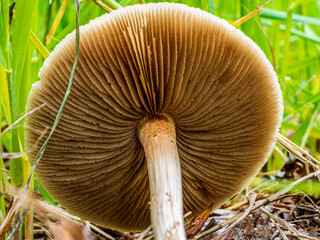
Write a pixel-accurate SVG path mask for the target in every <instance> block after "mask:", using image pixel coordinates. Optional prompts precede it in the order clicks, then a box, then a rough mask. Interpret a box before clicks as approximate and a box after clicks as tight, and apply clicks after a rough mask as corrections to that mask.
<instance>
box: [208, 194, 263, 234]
mask: <svg viewBox="0 0 320 240" xmlns="http://www.w3.org/2000/svg"><path fill="white" fill-rule="evenodd" d="M256 198H257V194H255V193H253V192H252V193H249V202H250V205H249V207H248V208H247V209H246V211H245V212H244V213H243V214H242V216H241V217H239V218H238V219H237V221H235V222H233V223H232V224H231V225H229V226H228V227H227V228H226V229H225V230H224V231H223V232H221V233H220V234H218V236H216V237H215V238H214V240H218V239H219V238H221V237H222V236H223V235H225V234H226V233H227V232H228V231H229V230H230V229H231V228H233V227H234V226H235V225H237V224H238V223H239V222H241V221H242V220H243V219H244V218H245V217H246V216H248V215H249V213H250V212H251V210H252V208H253V206H254V203H255V200H256Z"/></svg>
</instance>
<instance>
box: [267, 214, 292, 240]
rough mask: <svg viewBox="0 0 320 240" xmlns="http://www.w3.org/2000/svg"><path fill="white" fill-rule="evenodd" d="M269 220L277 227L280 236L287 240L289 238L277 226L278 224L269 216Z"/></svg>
mask: <svg viewBox="0 0 320 240" xmlns="http://www.w3.org/2000/svg"><path fill="white" fill-rule="evenodd" d="M270 220H271V222H272V223H273V224H274V226H275V227H276V228H277V229H278V231H279V233H280V235H281V236H282V238H283V239H284V240H289V238H287V236H286V234H285V233H284V232H283V231H282V229H281V228H280V227H279V226H278V224H277V223H276V222H275V221H274V220H273V219H272V218H270Z"/></svg>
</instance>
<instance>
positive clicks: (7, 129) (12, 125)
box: [0, 103, 46, 138]
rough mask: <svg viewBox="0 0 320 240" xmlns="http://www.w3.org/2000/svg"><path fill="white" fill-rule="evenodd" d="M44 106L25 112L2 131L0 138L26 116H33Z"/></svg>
mask: <svg viewBox="0 0 320 240" xmlns="http://www.w3.org/2000/svg"><path fill="white" fill-rule="evenodd" d="M45 105H46V104H45V103H44V104H42V105H40V106H39V107H36V108H35V109H33V110H32V111H30V112H27V113H26V114H24V115H22V116H21V117H19V118H18V119H17V120H16V121H15V122H14V123H12V124H11V126H9V127H7V128H6V129H4V131H3V132H2V133H1V134H0V138H1V137H2V136H3V135H4V134H5V133H6V132H8V131H9V130H11V129H12V128H13V127H15V126H16V125H17V124H18V123H19V122H21V121H22V120H23V119H24V118H26V117H27V116H29V115H31V114H33V113H34V112H36V111H38V110H39V109H41V108H42V107H44V106H45Z"/></svg>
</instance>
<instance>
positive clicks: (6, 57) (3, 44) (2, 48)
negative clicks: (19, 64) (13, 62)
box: [0, 0, 11, 71]
mask: <svg viewBox="0 0 320 240" xmlns="http://www.w3.org/2000/svg"><path fill="white" fill-rule="evenodd" d="M0 61H1V63H2V65H3V67H4V68H5V69H7V70H8V71H10V70H11V67H10V43H9V0H1V1H0Z"/></svg>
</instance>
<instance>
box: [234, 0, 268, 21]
mask: <svg viewBox="0 0 320 240" xmlns="http://www.w3.org/2000/svg"><path fill="white" fill-rule="evenodd" d="M269 2H271V0H268V1H266V2H265V3H264V4H262V5H260V6H258V7H257V8H256V9H255V10H253V11H252V12H249V13H248V14H247V15H245V16H243V17H242V18H239V19H237V20H236V21H234V22H233V23H231V25H232V26H234V27H238V26H240V25H241V24H242V23H244V22H246V21H248V20H250V19H251V18H253V17H254V16H255V15H257V14H259V13H262V11H263V7H264V6H265V5H266V4H267V3H269Z"/></svg>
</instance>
